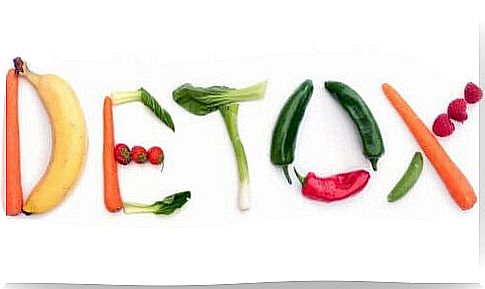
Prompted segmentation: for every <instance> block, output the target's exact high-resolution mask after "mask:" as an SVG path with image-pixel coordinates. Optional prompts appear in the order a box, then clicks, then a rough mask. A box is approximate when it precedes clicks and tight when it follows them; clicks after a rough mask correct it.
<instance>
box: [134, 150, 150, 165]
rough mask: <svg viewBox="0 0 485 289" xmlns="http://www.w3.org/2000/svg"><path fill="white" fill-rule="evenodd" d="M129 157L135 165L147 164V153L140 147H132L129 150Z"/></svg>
mask: <svg viewBox="0 0 485 289" xmlns="http://www.w3.org/2000/svg"><path fill="white" fill-rule="evenodd" d="M131 157H132V158H133V161H134V162H135V163H137V164H144V163H146V162H147V160H148V159H147V151H146V150H145V149H144V148H143V147H141V146H134V147H133V148H132V149H131Z"/></svg>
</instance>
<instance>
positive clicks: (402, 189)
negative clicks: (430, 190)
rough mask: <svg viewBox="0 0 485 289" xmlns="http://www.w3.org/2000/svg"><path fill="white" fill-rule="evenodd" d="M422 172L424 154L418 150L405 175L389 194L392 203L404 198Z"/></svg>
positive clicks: (388, 197)
mask: <svg viewBox="0 0 485 289" xmlns="http://www.w3.org/2000/svg"><path fill="white" fill-rule="evenodd" d="M422 172H423V155H422V154H421V153H420V152H417V153H416V154H415V155H414V157H413V160H412V161H411V164H410V165H409V167H408V169H407V170H406V173H405V174H404V176H403V177H402V178H401V180H400V181H399V182H398V183H397V184H396V186H395V187H394V189H392V191H391V193H390V194H389V196H387V200H388V201H389V202H390V203H393V202H396V201H398V200H400V199H401V198H403V197H404V196H405V195H406V194H407V193H408V192H409V191H410V190H411V189H412V188H413V187H414V185H415V184H416V182H417V181H418V179H419V177H420V176H421V173H422Z"/></svg>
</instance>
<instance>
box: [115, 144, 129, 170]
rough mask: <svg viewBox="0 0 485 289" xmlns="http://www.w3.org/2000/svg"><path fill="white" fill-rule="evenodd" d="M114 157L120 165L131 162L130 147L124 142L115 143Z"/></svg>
mask: <svg viewBox="0 0 485 289" xmlns="http://www.w3.org/2000/svg"><path fill="white" fill-rule="evenodd" d="M115 159H116V161H117V162H118V163H119V164H120V165H124V166H126V165H128V164H129V163H131V152H130V148H129V147H128V146H127V145H125V144H117V145H116V147H115Z"/></svg>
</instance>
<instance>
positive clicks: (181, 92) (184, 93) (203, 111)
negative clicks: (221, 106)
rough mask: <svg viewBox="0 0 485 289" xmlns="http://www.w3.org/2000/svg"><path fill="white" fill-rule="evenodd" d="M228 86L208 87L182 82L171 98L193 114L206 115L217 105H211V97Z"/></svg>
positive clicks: (216, 108) (214, 109)
mask: <svg viewBox="0 0 485 289" xmlns="http://www.w3.org/2000/svg"><path fill="white" fill-rule="evenodd" d="M228 90H230V88H227V87H222V86H213V87H209V88H201V87H195V86H193V85H191V84H184V85H182V86H181V87H179V88H177V89H176V90H175V91H174V92H173V100H174V101H175V102H176V103H177V104H179V105H180V106H181V107H183V108H185V109H186V110H187V111H189V112H190V113H192V114H195V115H199V116H201V115H207V114H210V113H212V112H214V111H216V110H218V107H217V106H211V105H210V102H208V101H207V99H209V100H210V98H211V97H213V96H216V95H220V94H223V93H224V92H226V91H228Z"/></svg>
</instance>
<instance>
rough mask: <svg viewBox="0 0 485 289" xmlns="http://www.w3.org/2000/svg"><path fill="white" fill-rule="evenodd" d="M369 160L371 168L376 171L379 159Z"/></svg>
mask: <svg viewBox="0 0 485 289" xmlns="http://www.w3.org/2000/svg"><path fill="white" fill-rule="evenodd" d="M369 161H370V163H371V164H372V169H373V170H374V171H375V172H377V162H378V161H379V158H370V159H369Z"/></svg>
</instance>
